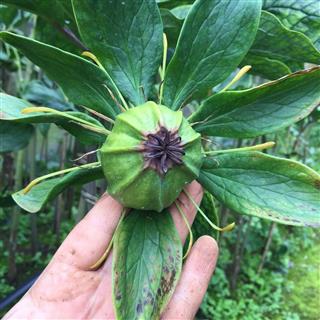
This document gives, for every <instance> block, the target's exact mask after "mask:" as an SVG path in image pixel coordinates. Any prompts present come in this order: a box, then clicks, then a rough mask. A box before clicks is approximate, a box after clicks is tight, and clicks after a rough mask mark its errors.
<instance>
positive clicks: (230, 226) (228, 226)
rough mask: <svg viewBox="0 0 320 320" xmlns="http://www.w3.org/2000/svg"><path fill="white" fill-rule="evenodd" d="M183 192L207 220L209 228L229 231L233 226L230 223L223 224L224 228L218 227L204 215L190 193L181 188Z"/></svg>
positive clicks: (233, 224)
mask: <svg viewBox="0 0 320 320" xmlns="http://www.w3.org/2000/svg"><path fill="white" fill-rule="evenodd" d="M183 192H184V193H185V194H186V195H187V197H188V198H189V200H190V201H191V202H192V204H193V205H194V206H195V207H196V208H197V210H198V211H199V212H200V214H201V215H202V217H203V218H204V219H205V220H206V221H207V222H208V224H209V225H210V227H211V228H213V229H214V230H218V231H222V232H225V231H231V230H232V229H233V228H234V226H235V223H234V222H233V223H231V224H229V225H227V226H225V227H224V228H220V227H218V226H216V225H215V224H214V223H213V222H212V221H210V219H209V218H208V217H207V216H206V214H205V213H204V212H203V211H202V210H201V208H200V207H199V206H198V204H197V203H196V202H195V201H194V199H193V198H192V196H191V195H190V193H189V192H188V191H187V190H186V189H183Z"/></svg>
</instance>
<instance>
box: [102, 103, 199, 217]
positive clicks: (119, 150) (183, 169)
mask: <svg viewBox="0 0 320 320" xmlns="http://www.w3.org/2000/svg"><path fill="white" fill-rule="evenodd" d="M100 155H101V165H102V169H103V172H104V175H105V177H106V179H107V183H108V193H109V194H110V195H112V196H113V197H114V198H115V199H117V200H118V201H119V202H120V203H122V204H123V205H124V206H125V207H128V208H135V209H145V210H156V211H162V210H163V209H164V208H166V207H168V206H169V205H170V204H172V203H173V202H174V200H176V199H177V197H178V196H179V194H180V192H181V190H182V189H183V187H184V186H185V185H186V184H187V183H189V182H191V181H192V180H194V179H195V178H197V177H198V175H199V170H200V167H201V165H202V160H203V156H202V152H201V137H200V134H199V133H197V132H195V131H194V130H193V129H192V128H191V126H190V125H189V123H188V121H187V120H186V119H185V118H184V117H183V115H182V112H181V111H172V110H170V109H169V108H167V107H165V106H162V105H157V104H155V103H154V102H150V101H149V102H147V103H145V104H143V105H140V106H137V107H135V108H132V109H129V110H128V111H126V112H124V113H122V114H120V115H119V116H118V117H117V118H116V121H115V124H114V127H113V129H112V132H111V133H110V134H109V136H108V138H107V139H106V141H105V143H104V144H103V146H102V148H101V150H100Z"/></svg>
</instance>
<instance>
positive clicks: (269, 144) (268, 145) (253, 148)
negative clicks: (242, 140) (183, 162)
mask: <svg viewBox="0 0 320 320" xmlns="http://www.w3.org/2000/svg"><path fill="white" fill-rule="evenodd" d="M274 145H275V142H273V141H269V142H266V143H262V144H257V145H255V146H250V147H242V148H233V149H225V150H214V151H205V152H204V153H205V154H207V155H216V154H220V153H231V152H242V151H259V150H264V149H269V148H272V147H274Z"/></svg>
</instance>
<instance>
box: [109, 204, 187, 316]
mask: <svg viewBox="0 0 320 320" xmlns="http://www.w3.org/2000/svg"><path fill="white" fill-rule="evenodd" d="M181 257H182V244H181V241H180V238H179V235H178V233H177V230H176V228H175V225H174V223H173V220H172V217H171V215H170V213H169V212H168V210H164V211H162V212H160V213H158V212H154V211H142V210H133V211H131V212H130V213H129V215H128V216H127V217H126V218H125V219H124V220H123V222H122V223H121V225H120V227H119V229H118V232H117V234H116V237H115V242H114V260H113V300H114V305H115V308H116V315H117V319H119V320H122V319H123V320H127V319H151V320H152V319H158V318H159V316H160V314H161V312H162V311H163V309H164V308H165V306H166V304H167V302H168V301H169V299H170V297H171V295H172V293H173V290H174V288H175V286H176V284H177V281H178V279H179V276H180V272H181V266H182V259H181Z"/></svg>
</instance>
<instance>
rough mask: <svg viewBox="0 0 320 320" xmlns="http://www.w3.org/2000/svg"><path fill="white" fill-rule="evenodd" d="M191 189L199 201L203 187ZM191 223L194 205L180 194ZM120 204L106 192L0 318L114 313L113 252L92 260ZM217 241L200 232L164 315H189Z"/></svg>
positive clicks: (177, 221)
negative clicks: (97, 264) (98, 263)
mask: <svg viewBox="0 0 320 320" xmlns="http://www.w3.org/2000/svg"><path fill="white" fill-rule="evenodd" d="M188 189H189V192H190V193H191V194H192V195H193V197H194V198H195V200H196V201H197V202H200V200H201V197H202V189H201V187H200V186H199V185H198V184H197V183H192V184H191V185H190V186H189V187H188ZM179 201H180V202H181V204H182V206H183V208H184V211H185V213H186V215H187V218H188V220H189V222H190V223H192V222H193V219H194V217H195V214H196V211H195V209H194V207H193V206H192V204H191V203H190V201H189V200H188V199H187V198H186V197H184V196H183V195H181V196H180V198H179ZM121 211H122V207H121V206H120V205H119V204H118V203H117V202H116V201H115V200H113V199H112V198H111V197H109V196H104V197H103V198H102V199H100V200H99V202H98V203H97V204H96V205H95V207H94V208H93V209H92V210H91V211H90V212H89V213H88V214H87V216H86V217H85V218H84V219H83V220H82V221H81V222H80V223H79V224H78V225H77V226H76V227H75V228H74V229H73V230H72V231H71V233H70V234H69V236H68V237H67V239H66V240H65V241H64V242H63V244H62V245H61V247H60V248H59V249H58V251H57V252H56V254H55V256H54V257H53V259H52V261H51V262H50V264H49V265H48V266H47V268H46V269H45V271H44V272H43V273H42V274H41V276H40V278H39V279H38V280H37V282H36V283H35V284H34V286H33V287H32V288H31V289H30V290H29V291H28V292H27V294H26V295H25V296H24V297H23V298H22V299H21V301H20V302H19V303H18V304H17V305H15V306H14V307H13V308H12V309H11V310H10V311H9V313H8V314H7V315H6V316H5V318H4V319H114V318H115V314H114V309H113V305H112V276H111V274H112V273H111V270H112V253H111V254H110V255H109V256H108V258H107V260H106V262H105V263H104V264H103V266H102V267H101V268H100V269H98V270H96V271H91V270H90V266H92V265H93V264H94V263H95V262H96V261H97V260H98V259H99V258H100V257H101V256H102V254H103V252H104V251H105V249H106V247H107V246H108V244H109V242H110V240H111V238H112V234H113V232H114V230H115V228H116V226H117V223H118V221H119V218H120V215H121ZM170 211H171V213H172V216H173V220H174V222H175V224H176V226H177V229H178V232H179V234H180V237H181V240H182V241H183V242H184V241H185V239H186V237H187V233H188V231H187V228H186V226H185V224H184V222H183V220H182V218H181V216H180V214H179V213H178V212H177V211H176V209H175V208H174V207H172V208H171V209H170ZM216 258H217V246H216V243H215V242H214V240H213V239H212V238H210V237H201V238H200V239H199V240H198V241H197V242H196V243H195V245H194V246H193V249H192V250H191V253H190V255H189V257H188V259H187V261H186V263H185V265H184V267H183V271H182V275H181V278H180V281H179V284H178V286H177V288H176V290H175V292H174V295H173V297H172V298H171V301H170V303H169V305H168V307H167V309H166V310H165V312H164V314H163V315H162V318H163V319H191V318H193V317H194V315H195V313H196V311H197V309H198V308H199V306H200V303H201V301H202V298H203V296H204V294H205V291H206V288H207V286H208V283H209V281H210V277H211V275H212V272H213V270H214V267H215V263H216Z"/></svg>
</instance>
